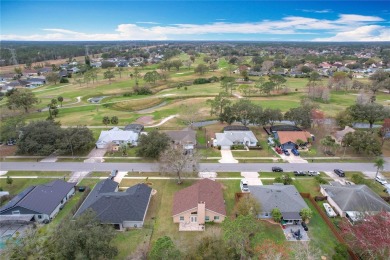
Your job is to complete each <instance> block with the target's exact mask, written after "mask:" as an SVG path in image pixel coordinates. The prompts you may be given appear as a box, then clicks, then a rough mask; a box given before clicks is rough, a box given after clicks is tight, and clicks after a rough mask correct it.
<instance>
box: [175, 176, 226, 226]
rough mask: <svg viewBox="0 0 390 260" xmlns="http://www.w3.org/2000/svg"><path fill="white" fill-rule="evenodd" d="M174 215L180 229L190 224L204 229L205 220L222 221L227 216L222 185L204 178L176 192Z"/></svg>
mask: <svg viewBox="0 0 390 260" xmlns="http://www.w3.org/2000/svg"><path fill="white" fill-rule="evenodd" d="M172 217H173V222H174V223H179V224H180V225H179V230H186V227H187V226H188V225H190V226H193V227H195V230H199V231H201V230H203V227H204V224H205V222H209V221H212V222H216V223H221V222H222V221H223V220H224V219H225V217H226V209H225V201H224V199H223V192H222V186H221V184H220V183H218V182H215V181H213V180H210V179H207V178H206V179H202V180H199V181H197V182H196V183H195V184H193V185H191V186H189V187H187V188H185V189H182V190H180V191H178V192H176V193H175V195H174V197H173V208H172Z"/></svg>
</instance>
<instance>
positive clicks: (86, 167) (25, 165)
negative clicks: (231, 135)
mask: <svg viewBox="0 0 390 260" xmlns="http://www.w3.org/2000/svg"><path fill="white" fill-rule="evenodd" d="M272 166H279V167H282V168H283V169H284V171H299V170H300V171H307V170H313V171H333V169H335V168H339V169H342V170H344V171H364V172H375V171H376V169H375V167H374V164H373V163H309V164H302V163H223V164H220V163H201V164H200V171H204V172H258V171H262V172H270V171H271V167H272ZM113 169H117V170H119V171H129V172H131V171H135V172H138V171H141V172H157V171H158V164H156V163H78V162H53V163H50V162H47V163H40V162H37V163H36V162H1V163H0V171H96V172H99V171H100V172H102V171H111V170H113ZM384 170H385V171H390V164H389V163H387V164H386V165H385V168H384Z"/></svg>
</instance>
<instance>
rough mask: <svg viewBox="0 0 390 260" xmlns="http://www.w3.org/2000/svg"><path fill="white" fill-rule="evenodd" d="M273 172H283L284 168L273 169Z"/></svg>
mask: <svg viewBox="0 0 390 260" xmlns="http://www.w3.org/2000/svg"><path fill="white" fill-rule="evenodd" d="M272 171H273V172H283V169H282V168H280V167H276V166H275V167H272Z"/></svg>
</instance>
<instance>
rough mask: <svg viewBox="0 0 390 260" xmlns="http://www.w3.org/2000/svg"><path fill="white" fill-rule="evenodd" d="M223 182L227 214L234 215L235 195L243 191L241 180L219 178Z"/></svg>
mask: <svg viewBox="0 0 390 260" xmlns="http://www.w3.org/2000/svg"><path fill="white" fill-rule="evenodd" d="M218 182H220V183H222V185H223V186H222V187H223V198H224V199H225V205H226V214H227V216H232V214H234V213H233V209H234V196H235V193H236V192H241V189H240V180H218Z"/></svg>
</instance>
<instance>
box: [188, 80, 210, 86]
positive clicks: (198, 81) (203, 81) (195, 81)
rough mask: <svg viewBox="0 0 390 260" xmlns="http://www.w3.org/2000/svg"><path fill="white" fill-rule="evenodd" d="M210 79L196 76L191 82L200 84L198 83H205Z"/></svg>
mask: <svg viewBox="0 0 390 260" xmlns="http://www.w3.org/2000/svg"><path fill="white" fill-rule="evenodd" d="M210 82H211V81H210V79H205V78H197V79H195V80H194V81H193V82H192V84H194V85H200V84H206V83H210Z"/></svg>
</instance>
